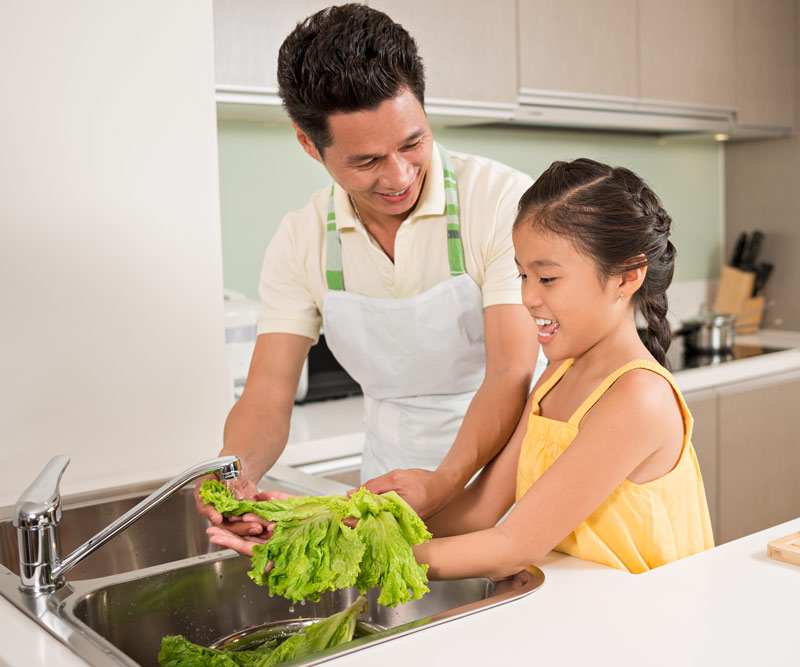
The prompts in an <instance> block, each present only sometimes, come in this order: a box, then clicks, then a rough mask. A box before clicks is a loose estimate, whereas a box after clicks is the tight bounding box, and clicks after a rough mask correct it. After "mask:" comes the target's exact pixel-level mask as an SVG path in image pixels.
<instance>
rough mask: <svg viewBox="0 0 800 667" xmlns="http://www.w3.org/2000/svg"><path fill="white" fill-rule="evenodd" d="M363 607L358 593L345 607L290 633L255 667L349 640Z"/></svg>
mask: <svg viewBox="0 0 800 667" xmlns="http://www.w3.org/2000/svg"><path fill="white" fill-rule="evenodd" d="M366 609H367V598H365V597H364V596H363V595H359V596H358V598H357V599H356V601H355V602H354V603H353V604H351V605H350V606H349V607H348V608H347V609H345V610H343V611H340V612H339V613H338V614H333V615H332V616H328V618H326V619H325V620H323V621H317V622H316V623H314V624H313V625H310V626H309V627H308V628H307V629H306V631H305V632H302V633H298V634H296V635H294V636H292V637H289V639H287V640H286V641H285V642H283V643H282V644H280V645H279V646H278V648H276V649H275V650H274V651H273V652H272V653H270V654H269V655H268V656H266V657H265V658H264V659H263V660H262V661H261V662H259V663H258V667H270V666H271V665H277V664H279V663H281V662H286V661H287V660H293V659H294V658H300V657H302V656H306V655H309V654H311V653H316V652H317V651H322V650H323V649H326V648H330V647H331V646H338V645H339V644H344V643H345V642H349V641H350V640H351V639H352V638H353V633H354V632H355V629H356V617H357V616H358V615H359V614H361V613H362V612H364V611H366Z"/></svg>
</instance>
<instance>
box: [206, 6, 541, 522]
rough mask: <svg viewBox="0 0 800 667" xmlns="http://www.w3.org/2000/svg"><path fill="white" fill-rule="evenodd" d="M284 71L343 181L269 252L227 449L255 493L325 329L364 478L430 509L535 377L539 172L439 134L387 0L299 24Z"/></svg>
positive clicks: (481, 454)
mask: <svg viewBox="0 0 800 667" xmlns="http://www.w3.org/2000/svg"><path fill="white" fill-rule="evenodd" d="M278 83H279V86H280V94H281V97H282V99H283V102H284V105H285V107H286V109H287V111H288V113H289V116H290V117H291V119H292V124H293V127H294V128H295V131H296V133H297V139H298V141H299V142H300V145H301V146H302V147H303V149H304V150H305V151H306V153H308V155H310V156H311V157H312V158H314V159H315V160H317V161H318V162H320V163H321V164H322V165H324V166H325V168H326V169H327V170H328V173H330V175H331V177H332V179H333V182H334V183H333V185H332V187H329V188H325V189H324V190H322V191H320V192H317V193H315V194H314V195H313V196H312V197H311V201H310V203H309V204H308V205H307V206H306V207H305V208H303V209H301V210H299V211H294V212H292V213H289V214H288V215H287V216H286V217H285V218H284V219H283V221H282V223H281V226H280V228H279V230H278V232H277V233H276V235H275V237H274V239H273V240H272V241H271V243H270V245H269V247H268V249H267V252H266V257H265V260H264V265H263V269H262V274H261V281H260V294H261V299H262V313H261V317H260V320H259V324H258V333H259V335H258V339H257V343H256V347H255V351H254V353H253V359H252V362H251V366H250V371H249V374H248V379H247V385H246V387H245V389H244V392H243V394H242V397H241V398H240V399H239V401H238V402H237V404H236V405H235V406H234V408H233V409H232V410H231V413H230V415H229V417H228V420H227V422H226V425H225V434H224V447H223V449H222V452H221V454H238V455H240V456H241V457H242V459H243V462H244V478H245V480H246V482H245V486H244V488H243V489H242V491H243V493H245V494H247V495H253V494H254V493H255V491H256V490H255V487H254V483H255V482H257V481H258V480H259V479H260V478H261V476H262V475H263V474H264V473H265V472H266V471H267V470H268V469H269V467H270V466H271V465H272V464H273V463H274V462H275V461H276V460H277V458H278V457H279V456H280V454H281V452H282V451H283V449H284V447H285V445H286V441H287V438H288V431H289V419H290V415H291V410H292V407H293V399H294V395H295V391H296V387H297V383H298V379H299V376H300V372H301V368H302V365H303V361H304V359H305V358H306V355H307V354H308V351H309V348H310V346H311V345H312V344H313V343H314V342H315V341H316V339H317V337H318V335H319V331H320V326H323V327H324V331H325V338H326V341H327V343H328V345H329V347H330V348H331V350H332V352H333V354H334V355H335V356H336V358H337V359H338V360H339V362H340V363H341V364H342V366H343V367H344V368H345V369H346V370H347V371H348V373H350V375H351V376H353V377H354V379H355V380H356V381H358V382H359V384H360V385H361V387H362V389H363V392H364V404H365V431H366V433H365V441H366V442H365V450H364V456H363V467H362V479H365V480H371V481H369V482H368V483H367V484H366V486H367V487H368V488H369V489H370V490H372V491H374V492H377V493H380V492H383V491H386V490H389V489H392V488H393V489H396V490H397V491H398V492H399V493H400V494H401V495H403V496H404V497H405V498H406V500H408V501H409V503H410V504H411V505H412V506H413V507H414V508H415V509H416V510H417V511H418V512H419V513H420V514H421V515H422V516H428V515H431V514H433V513H434V512H436V511H437V510H439V509H440V508H441V507H442V506H444V505H445V504H446V503H447V502H448V501H449V500H450V499H452V498H453V497H454V496H455V495H457V494H458V493H459V491H460V490H461V489H462V488H463V487H464V485H465V484H466V483H467V482H468V481H469V479H470V478H471V477H472V476H473V474H474V473H475V472H476V471H477V470H479V469H480V468H481V467H482V466H483V465H485V464H486V463H487V462H488V461H490V460H491V459H492V457H494V455H495V454H496V453H497V452H498V451H499V450H500V449H501V448H502V446H503V445H504V444H505V442H506V441H507V439H508V438H509V436H510V435H511V433H512V431H513V429H514V427H515V425H516V423H517V421H518V419H519V416H520V412H521V410H522V407H523V405H524V403H525V399H526V396H527V392H528V390H529V388H530V386H531V380H532V375H533V370H534V367H535V365H536V359H537V352H538V345H537V343H536V335H535V329H534V326H533V322H532V321H531V319H530V316H529V315H528V314H527V312H526V311H525V309H524V307H523V306H522V305H520V294H519V292H520V288H519V284H518V277H517V274H516V269H515V265H514V258H513V247H512V245H511V233H510V231H511V224H512V222H513V219H514V214H515V212H516V206H517V202H518V200H519V197H520V196H521V194H522V193H523V192H524V191H525V190H526V189H527V188H528V186H529V185H530V183H531V179H530V178H529V177H528V176H525V175H523V174H521V173H519V172H517V171H515V170H513V169H511V168H509V167H506V166H504V165H500V164H498V163H495V162H493V161H491V160H486V159H483V158H478V157H475V156H469V155H460V154H448V152H447V151H446V150H444V149H443V148H441V147H440V146H438V145H437V144H436V143H435V142H434V139H433V136H432V133H431V130H430V127H429V126H428V122H427V118H426V116H425V112H424V110H423V100H424V87H425V83H424V75H423V67H422V62H421V60H420V58H419V56H418V54H417V49H416V44H415V43H414V40H413V39H412V38H411V36H410V35H409V34H408V33H407V32H406V31H405V30H404V29H403V28H402V26H400V25H398V24H396V23H394V22H393V21H392V20H391V19H390V18H389V17H388V16H386V15H385V14H383V13H381V12H378V11H376V10H374V9H370V8H368V7H365V6H363V5H360V4H351V5H344V6H340V7H330V8H328V9H326V10H323V11H321V12H319V13H317V14H315V15H313V16H311V17H309V18H308V19H306V20H305V21H304V22H302V23H301V24H299V25H298V26H297V28H296V29H295V30H294V31H293V32H292V33H291V34H290V35H289V36H288V37H287V39H286V41H285V42H284V43H283V45H282V47H281V49H280V53H279V56H278ZM409 469H410V470H409ZM390 471H392V472H390ZM202 511H203V513H204V514H205V515H206V516H208V517H209V518H210V519H211V520H212V521H213V522H214V523H219V522H220V521H221V520H222V517H221V516H220V515H219V514H218V513H216V512H215V511H214V510H213V508H211V507H209V506H205V507H203V509H202ZM232 528H233V529H234V530H235V531H236V532H239V533H240V534H242V535H244V534H254V533H259V532H260V530H261V526H260V524H258V523H257V522H254V523H251V524H249V525H242V524H241V523H239V524H238V525H236V524H234V525H233V526H232Z"/></svg>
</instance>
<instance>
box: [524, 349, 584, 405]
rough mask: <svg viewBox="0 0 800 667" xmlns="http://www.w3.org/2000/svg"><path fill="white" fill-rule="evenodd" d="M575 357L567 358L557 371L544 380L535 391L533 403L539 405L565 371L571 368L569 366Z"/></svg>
mask: <svg viewBox="0 0 800 667" xmlns="http://www.w3.org/2000/svg"><path fill="white" fill-rule="evenodd" d="M573 361H574V360H573V359H565V360H564V361H563V362H562V363H561V365H560V366H559V367H558V368H557V369H556V370H555V372H554V373H553V374H552V375H551V376H550V377H549V378H547V380H545V381H544V383H543V384H542V385H541V386H540V387H539V388H538V389H537V390H536V391H535V392H534V393H533V403H534V405H539V403H541V401H542V399H543V398H544V397H545V396H546V395H547V392H548V391H550V390H551V389H552V388H553V387H554V386H555V384H556V383H557V382H558V381H559V380H560V379H561V378H562V377H564V373H566V372H567V370H569V367H570V366H572V362H573Z"/></svg>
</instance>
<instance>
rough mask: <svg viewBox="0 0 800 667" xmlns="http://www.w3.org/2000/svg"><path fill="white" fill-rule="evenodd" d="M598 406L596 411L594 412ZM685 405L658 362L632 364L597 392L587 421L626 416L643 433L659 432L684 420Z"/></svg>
mask: <svg viewBox="0 0 800 667" xmlns="http://www.w3.org/2000/svg"><path fill="white" fill-rule="evenodd" d="M595 403H596V404H597V406H596V408H597V409H595V410H592V409H590V408H592V407H594V404H595ZM683 406H684V403H683V400H682V399H681V396H680V392H679V390H678V388H677V385H676V384H675V381H674V379H673V378H672V375H671V374H670V372H669V371H668V370H667V369H666V368H664V367H663V366H661V365H660V364H658V363H657V362H655V361H649V360H635V361H631V362H629V363H627V364H625V365H623V366H622V367H620V368H619V369H618V370H617V371H615V372H614V373H612V374H611V375H610V376H609V377H608V378H607V379H606V380H605V382H603V383H602V384H601V385H600V386H599V387H598V389H597V390H596V392H595V396H594V401H592V405H588V406H586V408H587V409H586V415H587V417H589V416H591V415H592V413H595V416H597V417H609V416H611V415H619V414H624V415H625V416H626V420H627V421H629V422H630V423H635V424H638V425H639V428H641V429H643V432H651V433H652V432H658V431H660V430H661V429H664V428H667V427H669V426H670V425H674V424H675V423H676V420H681V418H682V417H683V413H684V408H683Z"/></svg>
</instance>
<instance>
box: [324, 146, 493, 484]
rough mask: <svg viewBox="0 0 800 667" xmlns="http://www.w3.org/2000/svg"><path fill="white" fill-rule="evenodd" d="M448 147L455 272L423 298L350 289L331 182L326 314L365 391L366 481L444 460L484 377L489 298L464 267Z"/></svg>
mask: <svg viewBox="0 0 800 667" xmlns="http://www.w3.org/2000/svg"><path fill="white" fill-rule="evenodd" d="M438 148H439V151H440V153H441V155H442V166H443V168H444V181H445V195H446V204H447V207H446V223H447V237H448V259H449V262H450V273H451V277H450V278H449V279H448V280H445V281H444V282H442V283H439V284H438V285H436V286H435V287H432V288H431V289H429V290H426V291H425V292H422V293H421V294H418V295H416V296H412V297H408V298H405V299H379V298H374V297H367V296H364V295H362V294H354V293H351V292H345V291H344V280H343V274H342V265H341V241H340V239H339V234H338V231H337V230H336V216H335V213H334V209H333V189H331V197H330V203H329V211H328V254H327V275H328V287H329V291H328V294H327V296H326V297H325V301H324V303H323V306H322V322H323V328H324V330H325V341H326V343H327V344H328V347H329V348H330V350H331V352H332V353H333V355H334V356H335V357H336V359H337V361H338V362H339V363H340V364H341V365H342V366H343V367H344V368H345V370H347V372H348V373H349V374H350V375H351V376H352V377H353V379H354V380H356V382H358V383H359V384H360V385H361V389H362V390H363V392H364V430H365V444H364V455H363V459H362V464H361V479H362V481H366V480H368V479H371V478H373V477H375V476H377V475H380V474H383V473H385V472H388V471H389V470H393V469H394V468H425V469H427V470H433V469H434V468H436V466H438V465H439V463H440V462H441V461H442V459H443V458H444V456H445V454H446V453H447V451H448V450H449V449H450V447H451V445H452V444H453V441H454V440H455V437H456V433H457V432H458V429H459V427H460V426H461V421H462V420H463V418H464V415H465V413H466V411H467V407H468V406H469V403H470V401H471V400H472V397H473V396H474V394H475V391H476V390H477V389H478V387H479V386H480V384H481V382H482V381H483V376H484V370H485V366H486V353H485V350H484V338H483V300H482V295H481V290H480V288H479V287H478V285H477V284H476V283H475V281H474V280H472V278H470V277H469V276H468V275H467V274H466V272H465V269H464V250H463V247H462V245H461V235H460V232H459V217H458V191H457V186H456V182H455V174H454V172H453V167H452V163H451V161H450V156H449V155H448V153H447V151H445V149H444V148H442V147H441V146H438ZM442 231H443V233H444V230H442ZM442 261H444V258H442Z"/></svg>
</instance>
